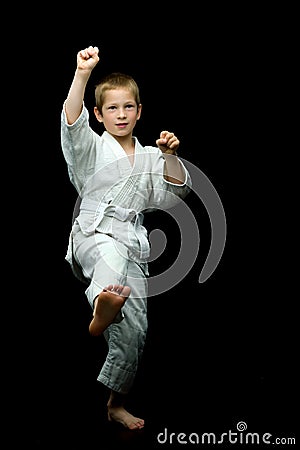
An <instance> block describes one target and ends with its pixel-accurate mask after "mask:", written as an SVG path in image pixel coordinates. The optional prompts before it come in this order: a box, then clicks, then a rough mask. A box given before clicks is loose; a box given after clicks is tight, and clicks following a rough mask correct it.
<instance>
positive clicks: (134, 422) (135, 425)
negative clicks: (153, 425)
mask: <svg viewBox="0 0 300 450" xmlns="http://www.w3.org/2000/svg"><path fill="white" fill-rule="evenodd" d="M108 420H109V421H112V420H114V421H115V422H119V423H121V424H122V425H124V427H125V428H128V429H129V430H141V429H142V428H143V427H144V425H145V422H144V420H143V419H140V418H138V417H134V416H133V415H132V414H130V413H129V412H128V411H126V409H125V408H124V407H123V406H108Z"/></svg>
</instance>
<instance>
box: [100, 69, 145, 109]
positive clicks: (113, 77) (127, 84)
mask: <svg viewBox="0 0 300 450" xmlns="http://www.w3.org/2000/svg"><path fill="white" fill-rule="evenodd" d="M118 88H125V89H128V90H129V91H130V92H131V94H132V95H133V97H134V99H135V101H136V104H137V107H138V106H139V104H140V103H141V100H140V92H139V87H138V85H137V83H136V81H135V80H134V79H133V78H132V77H131V76H130V75H127V74H125V73H121V72H113V73H111V74H110V75H106V76H105V77H104V78H102V79H101V80H100V82H99V83H98V84H96V88H95V101H96V106H97V109H98V111H99V112H100V114H102V108H103V104H104V96H105V93H106V91H109V90H111V89H118Z"/></svg>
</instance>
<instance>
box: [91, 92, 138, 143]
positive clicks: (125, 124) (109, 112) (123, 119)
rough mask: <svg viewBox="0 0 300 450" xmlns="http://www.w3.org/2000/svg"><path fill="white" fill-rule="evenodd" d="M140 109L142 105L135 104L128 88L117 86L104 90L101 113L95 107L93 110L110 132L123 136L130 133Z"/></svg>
mask: <svg viewBox="0 0 300 450" xmlns="http://www.w3.org/2000/svg"><path fill="white" fill-rule="evenodd" d="M141 109H142V105H137V104H136V101H135V99H134V97H133V95H132V93H131V92H130V90H128V89H125V88H117V89H111V90H108V91H106V93H105V99H104V104H103V108H102V114H101V112H100V111H98V109H97V108H96V107H95V108H94V112H95V115H96V117H97V120H98V121H99V122H102V123H103V125H104V127H105V129H106V130H107V131H108V132H109V133H110V134H112V135H114V136H118V137H123V136H127V135H128V134H131V133H132V130H133V129H134V127H135V124H136V122H137V120H138V119H139V118H140V115H141Z"/></svg>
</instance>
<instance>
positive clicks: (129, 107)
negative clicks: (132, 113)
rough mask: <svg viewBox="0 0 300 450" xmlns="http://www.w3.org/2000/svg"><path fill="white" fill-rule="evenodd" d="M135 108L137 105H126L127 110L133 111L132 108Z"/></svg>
mask: <svg viewBox="0 0 300 450" xmlns="http://www.w3.org/2000/svg"><path fill="white" fill-rule="evenodd" d="M134 107H135V105H133V104H131V103H129V104H128V105H126V109H132V108H134Z"/></svg>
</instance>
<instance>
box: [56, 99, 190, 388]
mask: <svg viewBox="0 0 300 450" xmlns="http://www.w3.org/2000/svg"><path fill="white" fill-rule="evenodd" d="M134 140H135V155H134V163H133V165H131V163H130V161H129V158H128V157H127V155H126V153H125V152H124V150H123V148H122V147H121V145H120V144H119V143H118V142H117V141H116V140H115V139H114V138H113V137H112V136H111V135H110V134H109V133H108V132H107V131H104V132H103V134H102V135H99V134H97V133H95V132H94V131H93V130H92V129H91V127H90V126H89V113H88V110H87V109H86V107H85V105H84V106H83V110H82V113H81V115H80V117H79V118H78V119H77V120H76V122H75V123H73V124H72V125H69V124H68V123H67V120H66V115H65V111H64V107H63V110H62V114H61V145H62V151H63V154H64V157H65V160H66V163H67V167H68V173H69V177H70V181H71V182H72V184H73V185H74V186H75V188H76V190H77V192H78V195H79V197H78V201H77V203H76V205H75V207H74V222H73V226H72V229H71V232H70V239H69V245H68V250H67V255H66V259H67V261H68V262H69V263H70V265H71V268H72V270H73V272H74V274H75V275H76V276H77V277H78V278H79V279H80V280H81V281H83V282H85V283H87V285H88V287H87V289H86V291H85V292H86V296H87V298H88V301H89V303H90V305H91V307H93V303H94V300H95V298H96V297H97V296H98V295H99V293H100V292H101V291H102V289H103V288H104V287H105V286H107V285H108V284H122V285H128V286H130V288H131V293H130V296H129V297H128V299H127V300H126V302H125V304H124V306H123V307H122V310H121V313H120V314H118V316H117V317H116V319H115V321H114V323H112V324H111V325H110V326H109V327H108V328H107V329H106V330H105V332H104V336H105V338H106V341H107V343H108V354H107V357H106V360H105V362H104V364H103V366H102V369H101V372H100V374H99V376H98V380H99V381H100V382H102V383H103V384H105V385H106V386H107V387H109V388H110V389H112V390H114V391H117V392H120V393H123V394H126V393H128V391H129V390H130V388H131V386H132V383H133V381H134V378H135V375H136V371H137V368H138V363H139V360H140V358H141V356H142V352H143V348H144V344H145V339H146V332H147V276H148V275H149V274H148V263H147V260H148V258H149V255H150V245H149V241H148V236H147V230H146V228H145V227H144V226H143V218H144V215H143V212H145V211H149V210H150V211H151V210H152V209H157V208H159V209H167V208H170V207H172V206H174V205H175V204H176V203H177V202H178V199H179V198H184V197H185V196H186V195H187V193H188V192H189V191H190V186H191V179H190V175H189V173H188V172H187V170H186V168H185V167H184V165H183V163H182V162H181V161H180V162H181V164H182V166H183V168H184V170H185V181H184V183H183V184H180V185H178V184H174V183H170V182H168V181H166V180H165V178H164V176H163V172H164V164H165V160H164V156H163V153H162V152H161V151H160V149H159V148H157V147H152V146H145V147H143V146H141V144H140V143H139V142H138V140H137V138H136V137H135V138H134Z"/></svg>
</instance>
